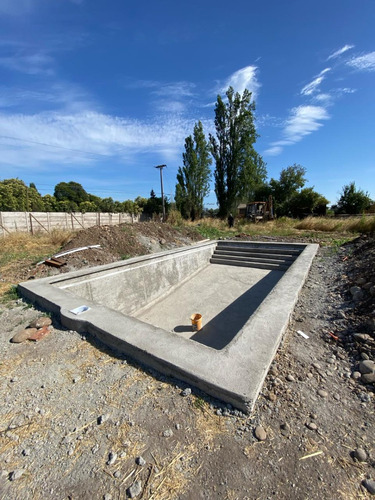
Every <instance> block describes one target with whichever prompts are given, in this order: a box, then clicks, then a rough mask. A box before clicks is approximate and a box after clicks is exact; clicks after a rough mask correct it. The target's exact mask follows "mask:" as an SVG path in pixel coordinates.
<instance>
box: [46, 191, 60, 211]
mask: <svg viewBox="0 0 375 500" xmlns="http://www.w3.org/2000/svg"><path fill="white" fill-rule="evenodd" d="M43 204H44V210H45V211H46V212H57V211H58V210H57V200H56V198H55V197H54V196H52V195H50V194H45V195H44V196H43Z"/></svg>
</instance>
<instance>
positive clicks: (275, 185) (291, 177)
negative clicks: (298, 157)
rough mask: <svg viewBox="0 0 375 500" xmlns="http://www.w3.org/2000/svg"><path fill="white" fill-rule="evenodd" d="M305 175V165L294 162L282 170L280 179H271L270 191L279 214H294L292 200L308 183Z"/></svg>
mask: <svg viewBox="0 0 375 500" xmlns="http://www.w3.org/2000/svg"><path fill="white" fill-rule="evenodd" d="M305 176H306V169H305V167H302V166H301V165H297V164H294V165H292V166H290V167H287V168H284V169H283V170H282V171H281V173H280V178H279V180H275V179H271V180H270V191H271V194H272V196H273V200H274V206H275V211H276V213H277V215H278V216H284V215H292V213H291V206H290V202H291V199H292V197H293V196H295V195H296V194H297V193H298V192H299V190H300V189H302V188H303V187H304V185H305V184H306V181H307V179H306V177H305Z"/></svg>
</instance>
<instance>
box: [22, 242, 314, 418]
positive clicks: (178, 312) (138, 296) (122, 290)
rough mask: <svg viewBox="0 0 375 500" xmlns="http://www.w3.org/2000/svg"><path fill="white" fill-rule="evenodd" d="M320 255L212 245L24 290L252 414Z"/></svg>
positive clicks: (64, 318)
mask: <svg viewBox="0 0 375 500" xmlns="http://www.w3.org/2000/svg"><path fill="white" fill-rule="evenodd" d="M317 249H318V245H312V244H297V243H296V244H289V243H263V242H240V241H229V240H225V241H209V242H203V243H199V244H197V245H194V246H189V247H184V248H179V249H176V250H171V251H167V252H162V253H158V254H151V255H147V256H143V257H136V258H133V259H129V260H127V261H121V262H117V263H114V264H109V265H105V266H99V267H93V268H88V269H85V270H81V271H75V272H70V273H66V274H63V275H59V276H57V277H56V276H54V277H50V278H43V279H39V280H33V281H28V282H25V283H21V284H20V285H19V289H20V292H21V294H22V295H23V296H24V297H25V298H26V299H27V300H29V301H31V302H32V303H34V304H36V305H38V306H39V307H42V308H44V309H46V310H48V311H50V312H51V313H53V314H54V315H55V316H56V317H57V319H58V320H59V321H60V322H61V324H62V325H63V326H65V327H67V328H69V329H73V330H77V331H79V332H81V333H86V334H89V335H92V336H94V337H96V338H97V339H99V340H100V341H101V342H103V343H104V344H106V345H108V346H109V347H111V348H113V349H115V350H116V351H118V352H121V353H124V354H126V355H128V356H130V357H132V358H133V359H135V360H137V361H139V362H141V363H144V364H145V365H147V366H149V367H152V368H154V369H156V370H158V371H160V372H162V373H164V374H167V375H172V376H175V377H176V378H178V379H180V380H182V381H185V382H186V383H187V384H189V385H193V386H195V387H198V388H199V389H201V390H203V391H205V392H206V393H207V394H210V395H212V396H214V397H216V398H218V399H221V400H223V401H225V402H229V403H231V404H232V405H234V406H236V407H237V408H239V409H241V410H242V411H246V412H249V411H251V410H252V408H253V405H254V403H255V401H256V398H257V396H258V394H259V391H260V390H261V388H262V385H263V381H264V378H265V376H266V374H267V371H268V369H269V366H270V364H271V362H272V360H273V358H274V356H275V353H276V350H277V348H278V346H279V343H280V341H281V338H282V335H283V333H284V331H285V329H286V327H287V325H288V321H289V317H290V314H291V312H292V311H293V308H294V305H295V303H296V301H297V298H298V293H299V291H300V289H301V288H302V286H303V283H304V281H305V278H306V276H307V273H308V271H309V268H310V265H311V263H312V260H313V258H314V256H315V254H316V252H317ZM194 313H199V314H201V315H202V316H203V328H202V329H201V330H200V331H195V332H194V331H193V330H192V325H191V321H190V316H191V315H192V314H194Z"/></svg>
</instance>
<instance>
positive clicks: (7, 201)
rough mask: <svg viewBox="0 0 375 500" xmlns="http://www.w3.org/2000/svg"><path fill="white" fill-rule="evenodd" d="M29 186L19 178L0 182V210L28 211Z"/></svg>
mask: <svg viewBox="0 0 375 500" xmlns="http://www.w3.org/2000/svg"><path fill="white" fill-rule="evenodd" d="M29 209H30V207H29V188H28V187H27V186H26V184H25V183H24V182H23V181H21V180H20V179H4V180H3V181H1V182H0V210H2V211H4V212H16V211H29Z"/></svg>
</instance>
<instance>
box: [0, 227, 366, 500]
mask: <svg viewBox="0 0 375 500" xmlns="http://www.w3.org/2000/svg"><path fill="white" fill-rule="evenodd" d="M120 232H121V234H120ZM124 235H125V236H124ZM121 238H122V239H123V241H124V242H125V243H126V245H127V246H121V244H120V240H121ZM242 238H243V239H249V237H247V236H246V235H243V236H242ZM196 239H197V237H196V233H191V234H189V233H187V232H185V233H182V232H180V231H177V230H172V229H171V228H169V226H167V225H162V224H159V225H158V224H152V223H150V224H149V225H148V226H147V225H146V226H142V225H141V224H139V225H138V224H135V225H129V228H127V229H126V231H124V230H121V229H119V228H116V227H107V228H106V227H105V228H91V229H90V230H84V231H81V232H80V233H78V234H77V235H76V237H75V238H74V239H72V241H71V242H70V243H69V244H68V245H67V246H66V248H64V250H69V249H73V248H78V247H82V246H87V245H97V244H100V245H101V248H100V249H98V248H96V249H89V250H84V251H82V252H76V253H73V254H69V255H67V256H66V257H61V259H62V260H64V261H65V262H66V265H64V266H62V267H60V268H55V267H48V266H46V265H44V264H41V265H39V266H38V269H37V271H36V272H35V267H32V266H27V267H25V268H23V269H21V268H19V269H17V270H15V271H14V276H13V279H14V281H15V282H17V281H24V280H26V279H28V278H30V277H33V276H34V277H42V276H46V275H47V274H48V273H62V272H66V271H68V270H73V269H79V268H82V267H85V266H93V265H98V264H104V263H109V262H114V261H116V260H119V259H122V258H127V257H130V256H133V255H142V254H145V253H150V252H155V251H160V250H163V249H168V248H174V246H177V245H178V246H183V245H186V244H189V243H191V242H193V241H195V240H196ZM268 240H270V238H268ZM275 240H277V238H275ZM294 241H295V240H294ZM308 242H309V243H310V242H311V240H310V241H308ZM314 242H316V241H314ZM374 260H375V241H374V238H372V237H360V238H357V239H356V240H354V241H352V242H350V243H348V244H346V245H344V246H341V247H338V248H336V249H333V248H332V247H321V248H320V249H319V251H318V255H317V256H316V258H315V260H314V262H313V264H312V267H311V269H310V273H309V276H308V279H307V281H306V283H305V285H304V287H303V289H302V292H301V294H300V297H299V300H298V302H297V305H296V308H295V310H294V313H293V315H292V319H291V322H290V325H289V327H288V330H287V332H286V334H285V336H284V339H283V342H282V344H281V347H280V348H279V351H278V353H277V355H276V358H275V360H274V362H273V364H272V366H271V369H270V371H269V373H268V376H267V378H266V382H265V385H264V387H263V390H262V393H261V395H260V397H259V399H258V401H257V403H256V405H255V408H254V411H253V412H252V414H251V415H244V414H242V413H241V412H240V411H238V410H236V409H235V408H233V407H231V406H230V405H225V404H223V403H222V402H220V401H218V400H214V399H212V398H209V397H207V396H206V395H205V394H204V393H201V392H199V391H197V390H195V389H194V388H192V387H188V386H186V384H183V383H181V382H180V381H178V380H177V379H172V378H169V377H165V376H162V375H161V374H159V373H157V372H155V371H153V370H149V369H147V368H146V367H144V366H141V365H139V364H137V363H136V362H134V361H133V360H132V359H130V358H127V357H126V356H124V355H121V356H119V355H118V354H116V352H112V351H109V350H108V349H106V348H105V347H104V346H102V345H99V344H97V343H96V342H95V341H94V340H93V339H91V338H90V337H89V336H85V335H81V334H78V333H77V332H75V331H70V330H66V329H64V328H62V327H61V325H59V324H58V323H57V322H56V320H55V319H54V318H52V321H53V322H52V328H51V330H50V332H49V334H48V335H45V336H43V337H42V338H41V339H40V340H38V341H25V342H22V343H11V342H10V339H11V338H12V337H13V336H14V335H15V334H16V333H17V332H18V331H19V330H20V329H24V328H26V327H27V326H29V324H30V323H31V322H32V321H33V320H34V319H36V318H39V317H40V316H43V315H44V312H43V311H38V310H35V309H34V308H33V307H30V306H29V305H28V304H27V303H26V302H23V301H22V300H20V299H14V300H12V301H8V302H7V303H4V304H2V305H1V306H0V359H1V364H0V374H1V379H0V397H1V401H2V405H1V407H0V414H1V419H0V421H1V424H0V463H1V465H0V470H1V478H0V498H2V499H7V500H8V499H10V500H13V499H14V500H16V499H17V500H18V499H22V500H23V499H37V498H43V499H68V498H71V499H106V500H110V499H113V500H114V499H122V498H128V497H131V498H139V499H140V498H143V499H155V500H156V499H181V500H182V499H184V500H185V499H199V498H206V499H231V500H232V499H241V500H242V499H251V500H253V499H254V500H255V499H262V500H267V499H271V498H278V499H286V498H288V499H307V498H308V499H319V500H320V499H322V498H329V499H357V498H358V499H360V498H367V497H368V498H370V496H371V492H374V491H375V490H374V488H375V483H374V481H375V469H374V466H375V446H374V429H375V425H374V424H375V414H374V381H373V378H372V377H374V372H375V368H374V363H373V361H374V360H375V340H374V336H375V334H374V331H375V295H374V286H375V270H374ZM8 278H9V277H8ZM176 307H178V304H177V305H176ZM302 334H303V335H302ZM306 337H308V338H306ZM234 369H235V367H234Z"/></svg>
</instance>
